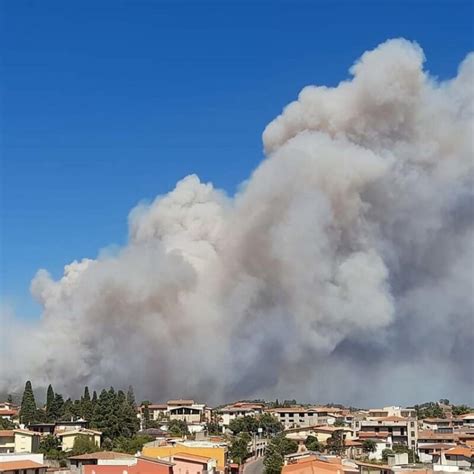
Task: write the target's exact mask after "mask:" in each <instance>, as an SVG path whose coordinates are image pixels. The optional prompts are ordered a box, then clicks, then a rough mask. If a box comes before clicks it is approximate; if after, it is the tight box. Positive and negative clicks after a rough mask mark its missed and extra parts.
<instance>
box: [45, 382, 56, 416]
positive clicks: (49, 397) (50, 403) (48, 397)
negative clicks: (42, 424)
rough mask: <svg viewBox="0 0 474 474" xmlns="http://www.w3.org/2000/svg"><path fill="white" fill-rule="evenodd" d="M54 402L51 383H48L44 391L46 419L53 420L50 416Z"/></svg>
mask: <svg viewBox="0 0 474 474" xmlns="http://www.w3.org/2000/svg"><path fill="white" fill-rule="evenodd" d="M53 403H54V390H53V386H52V385H51V384H49V385H48V390H47V391H46V416H47V418H48V421H53V418H52V416H51V409H52V407H53Z"/></svg>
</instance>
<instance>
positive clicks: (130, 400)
mask: <svg viewBox="0 0 474 474" xmlns="http://www.w3.org/2000/svg"><path fill="white" fill-rule="evenodd" d="M127 402H128V403H129V404H130V405H132V407H136V406H137V405H136V402H135V394H134V393H133V387H132V386H131V385H129V386H128V392H127Z"/></svg>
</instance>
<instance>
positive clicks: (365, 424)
mask: <svg viewBox="0 0 474 474" xmlns="http://www.w3.org/2000/svg"><path fill="white" fill-rule="evenodd" d="M353 429H354V431H356V432H357V433H358V435H359V438H362V436H363V433H364V432H370V433H375V435H379V434H381V435H382V436H385V437H390V439H391V441H390V442H391V443H393V444H404V445H406V446H408V447H410V448H413V449H415V448H416V445H417V440H418V426H417V422H416V419H415V418H402V417H399V416H386V417H381V418H379V417H373V418H372V417H370V418H369V417H367V418H366V419H365V420H354V423H353ZM390 447H391V446H387V448H390Z"/></svg>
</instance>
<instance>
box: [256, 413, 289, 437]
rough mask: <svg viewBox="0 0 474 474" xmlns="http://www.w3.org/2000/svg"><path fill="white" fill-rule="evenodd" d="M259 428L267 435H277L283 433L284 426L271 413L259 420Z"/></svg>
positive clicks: (261, 416) (260, 417) (265, 414)
mask: <svg viewBox="0 0 474 474" xmlns="http://www.w3.org/2000/svg"><path fill="white" fill-rule="evenodd" d="M257 424H258V426H257V427H259V428H262V429H263V431H264V432H265V433H269V434H277V433H280V432H281V431H283V425H282V424H281V423H280V421H278V420H277V418H276V417H275V416H273V415H272V414H271V413H264V414H263V415H260V416H259V417H258V418H257Z"/></svg>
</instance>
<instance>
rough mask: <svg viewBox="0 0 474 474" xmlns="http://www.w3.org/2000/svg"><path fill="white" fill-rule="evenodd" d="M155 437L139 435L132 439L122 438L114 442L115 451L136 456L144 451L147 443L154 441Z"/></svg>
mask: <svg viewBox="0 0 474 474" xmlns="http://www.w3.org/2000/svg"><path fill="white" fill-rule="evenodd" d="M153 440H154V438H153V436H146V435H139V436H133V437H132V438H126V437H124V436H120V437H118V438H117V439H115V440H114V442H113V449H114V450H116V451H120V452H122V453H129V454H135V453H137V452H138V451H141V450H142V449H143V446H144V445H145V443H149V442H150V441H153Z"/></svg>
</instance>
